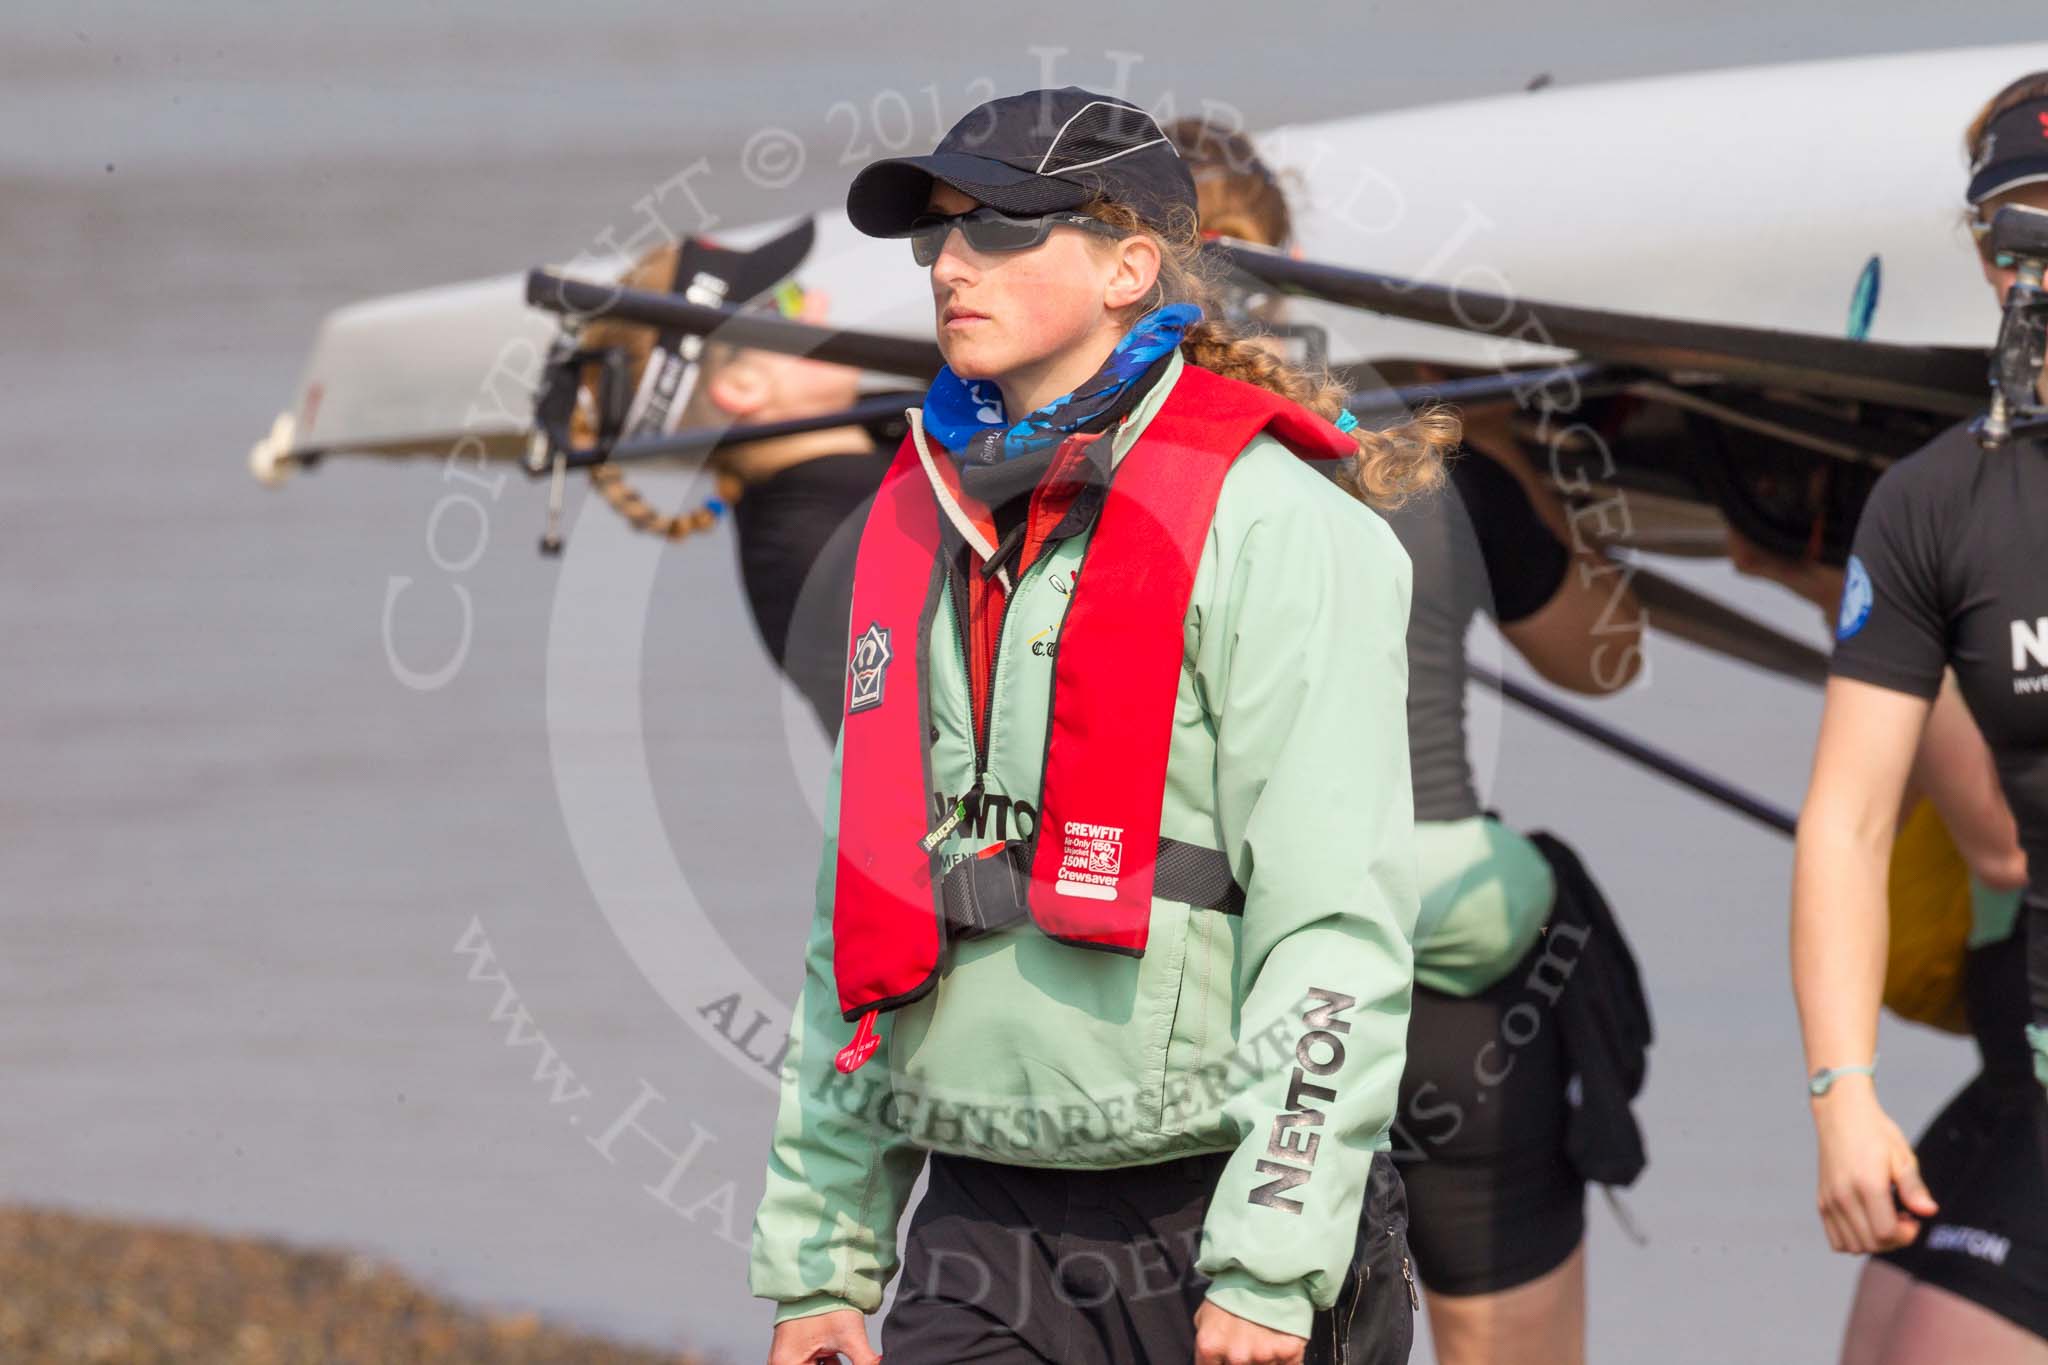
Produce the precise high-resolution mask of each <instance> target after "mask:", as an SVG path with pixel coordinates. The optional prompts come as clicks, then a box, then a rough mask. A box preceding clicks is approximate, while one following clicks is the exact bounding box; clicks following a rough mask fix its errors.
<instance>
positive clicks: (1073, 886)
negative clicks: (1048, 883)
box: [1053, 820, 1124, 901]
mask: <svg viewBox="0 0 2048 1365" xmlns="http://www.w3.org/2000/svg"><path fill="white" fill-rule="evenodd" d="M1060 838H1061V845H1060V873H1059V877H1058V879H1057V880H1056V881H1055V882H1054V883H1053V889H1054V890H1055V891H1057V892H1059V894H1061V895H1062V896H1082V897H1085V898H1086V899H1088V900H1097V901H1109V900H1115V899H1116V882H1117V878H1118V877H1120V876H1122V875H1123V867H1124V827H1123V826H1122V825H1091V824H1089V823H1087V822H1086V821H1082V820H1069V821H1067V824H1066V828H1065V829H1063V830H1061V831H1060Z"/></svg>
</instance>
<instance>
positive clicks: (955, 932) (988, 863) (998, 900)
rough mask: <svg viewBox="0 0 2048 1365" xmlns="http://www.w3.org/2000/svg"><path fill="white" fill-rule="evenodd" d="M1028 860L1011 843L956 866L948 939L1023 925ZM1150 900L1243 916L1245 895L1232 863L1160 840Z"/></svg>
mask: <svg viewBox="0 0 2048 1365" xmlns="http://www.w3.org/2000/svg"><path fill="white" fill-rule="evenodd" d="M1030 858H1031V845H1030V843H1029V842H1027V841H1025V840H1022V839H1012V840H1010V841H1009V842H1007V843H1002V844H997V845H995V849H994V851H993V852H990V853H988V854H987V856H985V857H983V856H969V857H966V858H962V859H961V860H960V861H959V862H957V863H955V864H954V865H953V868H952V870H951V871H949V872H947V873H946V876H945V880H944V881H943V882H941V883H940V886H939V896H940V902H941V904H942V905H943V906H944V907H945V916H946V937H947V938H949V939H967V938H978V937H980V936H981V935H983V934H989V933H993V932H995V931H996V930H998V929H1001V928H1004V927H1005V926H1007V925H1010V924H1014V923H1016V922H1017V921H1018V920H1020V919H1023V918H1024V917H1025V916H1026V915H1027V914H1028V913H1029V906H1028V904H1027V902H1026V900H1025V896H1026V889H1027V887H1028V886H1029V884H1030V872H1031V863H1030ZM1152 894H1153V895H1155V896H1157V897H1159V898H1160V899H1161V900H1169V901H1182V902H1185V903H1186V904H1188V905H1192V906H1194V907H1195V908H1196V909H1198V910H1217V911H1221V912H1222V913H1223V914H1226V915H1241V914H1243V913H1244V889H1243V888H1242V887H1240V886H1239V885H1238V884H1237V882H1236V881H1235V880H1233V879H1232V877H1231V875H1230V860H1229V859H1228V858H1226V857H1224V856H1223V854H1222V853H1221V852H1219V851H1218V850H1216V849H1213V848H1203V847H1202V846H1201V845H1199V844H1188V843H1182V842H1181V841H1180V840H1178V839H1167V838H1163V837H1162V838H1161V839H1160V840H1159V855H1158V861H1157V863H1156V864H1155V865H1154V867H1153V871H1152Z"/></svg>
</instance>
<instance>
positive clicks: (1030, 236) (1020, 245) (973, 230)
mask: <svg viewBox="0 0 2048 1365" xmlns="http://www.w3.org/2000/svg"><path fill="white" fill-rule="evenodd" d="M960 226H961V228H962V229H963V230H964V231H965V232H966V233H967V244H968V245H969V246H971V247H973V248H974V249H975V250H976V251H1022V250H1024V249H1025V248H1026V247H1034V246H1037V245H1038V244H1039V243H1040V242H1042V241H1044V240H1045V237H1046V232H1047V231H1048V227H1047V223H1046V220H1045V219H1043V218H1004V217H1000V216H998V215H995V214H990V215H989V216H988V217H986V218H965V219H962V220H961V223H960Z"/></svg>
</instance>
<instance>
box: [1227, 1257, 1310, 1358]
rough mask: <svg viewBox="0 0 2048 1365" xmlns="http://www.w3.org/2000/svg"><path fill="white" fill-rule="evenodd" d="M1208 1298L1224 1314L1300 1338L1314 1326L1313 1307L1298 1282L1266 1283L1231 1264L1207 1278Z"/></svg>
mask: <svg viewBox="0 0 2048 1365" xmlns="http://www.w3.org/2000/svg"><path fill="white" fill-rule="evenodd" d="M1208 1298H1209V1301H1210V1302H1211V1303H1213V1304H1215V1305H1216V1306H1217V1307H1218V1308H1221V1309H1222V1310H1223V1311H1224V1312H1226V1313H1235V1314H1236V1315H1237V1316H1238V1317H1241V1318H1243V1319H1245V1320H1246V1321H1247V1322H1256V1323H1257V1324H1259V1326H1261V1327H1270V1328H1272V1329H1273V1330H1274V1331H1276V1332H1291V1333H1293V1334H1294V1335H1295V1336H1298V1337H1301V1338H1303V1339H1304V1340H1305V1339H1307V1337H1308V1336H1309V1335H1310V1333H1311V1332H1312V1331H1313V1330H1314V1327H1315V1316H1316V1306H1315V1304H1314V1303H1312V1302H1311V1301H1310V1300H1309V1296H1308V1288H1307V1286H1305V1285H1302V1284H1300V1283H1295V1284H1268V1283H1266V1282H1265V1281H1264V1280H1256V1279H1253V1278H1252V1277H1251V1276H1250V1275H1247V1274H1246V1273H1245V1272H1244V1271H1242V1270H1239V1269H1237V1268H1235V1267H1232V1268H1230V1269H1227V1270H1224V1271H1223V1272H1221V1273H1220V1274H1218V1275H1217V1276H1216V1277H1215V1278H1214V1279H1212V1280H1210V1282H1209V1294H1208Z"/></svg>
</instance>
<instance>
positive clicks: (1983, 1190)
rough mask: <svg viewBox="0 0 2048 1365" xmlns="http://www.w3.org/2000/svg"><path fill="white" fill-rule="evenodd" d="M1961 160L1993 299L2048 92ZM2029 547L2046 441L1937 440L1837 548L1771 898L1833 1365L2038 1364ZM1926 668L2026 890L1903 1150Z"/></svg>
mask: <svg viewBox="0 0 2048 1365" xmlns="http://www.w3.org/2000/svg"><path fill="white" fill-rule="evenodd" d="M1965 148H1966V152H1967V154H1968V155H1969V157H1970V159H1971V163H1972V166H1971V171H1972V177H1971V180H1970V184H1969V188H1968V191H1967V199H1968V202H1969V204H1970V208H1971V222H1972V225H1973V228H1974V229H1975V230H1976V232H1977V234H1978V238H1979V242H1980V247H1982V248H1983V259H1982V261H1981V265H1982V268H1983V273H1984V276H1985V279H1986V280H1987V282H1988V283H1989V284H1990V285H1991V287H1992V290H1993V292H1994V294H1995V296H1996V297H1997V298H1998V299H2000V300H2001V301H2002V300H2003V299H2004V296H2005V293H2006V291H2007V290H2008V289H2009V288H2010V287H2011V286H2012V284H2013V281H2014V278H2015V272H2014V270H2013V269H2012V268H2011V265H2010V263H2009V262H2003V261H2001V260H1999V259H1997V258H1996V257H1995V256H1994V255H1993V254H1992V253H1991V252H1990V251H1989V250H1988V246H1985V245H1984V243H1985V233H1986V232H1987V231H1988V228H1989V225H1990V222H1991V218H1992V216H1993V215H1994V214H1995V213H1996V211H1997V210H1998V209H1999V208H2001V207H2004V206H2006V205H2008V204H2021V205H2028V206H2033V207H2040V208H2048V73H2036V74H2034V75H2032V76H2028V77H2025V78H2023V79H2021V80H2019V81H2015V82H2014V83H2013V84H2012V85H2010V86H2008V87H2007V88H2006V89H2005V90H2003V91H2001V92H1999V94H1998V95H1997V96H1995V97H1994V98H1993V99H1992V100H1991V102H1990V103H1989V104H1988V105H1987V106H1986V107H1985V108H1984V110H1983V112H1982V113H1981V114H1980V115H1979V116H1978V117H1977V119H1976V120H1974V121H1973V122H1972V124H1971V126H1970V128H1969V130H1968V133H1967V134H1966V136H1965ZM2041 384H2042V387H2043V397H2044V399H2048V376H2044V377H2043V379H2042V380H2041ZM2044 528H2048V442H2044V441H2042V440H2040V439H2038V438H2035V439H2026V438H2020V439H2015V440H2012V441H2010V442H2008V443H2006V444H2005V445H2003V446H2001V447H1999V448H1997V449H1993V450H1985V449H1983V448H1981V447H1980V446H1979V445H1978V443H1977V440H1976V438H1975V437H1974V436H1973V435H1972V433H1971V432H1970V430H1969V428H1968V427H1967V425H1961V426H1957V427H1955V428H1953V429H1952V430H1950V431H1948V432H1946V433H1944V434H1943V435H1942V436H1940V437H1938V438H1937V439H1936V440H1935V441H1933V442H1932V443H1931V444H1929V445H1928V446H1926V447H1925V448H1923V449H1922V450H1920V451H1918V452H1916V453H1915V454H1914V455H1912V456H1911V457H1909V458H1907V459H1905V460H1902V461H1900V462H1899V463H1898V464H1896V465H1894V466H1893V467H1892V468H1891V469H1889V470H1887V471H1886V472H1885V474H1884V476H1883V477H1882V478H1881V479H1880V480H1879V481H1878V483H1877V486H1876V488H1875V489H1874V490H1873V492H1872V494H1871V497H1870V501H1869V504H1868V506H1867V507H1866V508H1865V509H1864V512H1863V515H1862V518H1861V520H1860V521H1859V523H1858V525H1857V529H1856V539H1855V550H1854V554H1853V555H1852V557H1851V558H1850V560H1849V565H1848V570H1847V575H1846V583H1845V587H1844V590H1843V593H1842V597H1841V603H1840V609H1839V614H1838V618H1837V624H1836V632H1835V633H1836V644H1835V651H1834V657H1833V663H1832V666H1831V670H1830V671H1831V677H1830V678H1829V681H1828V689H1827V699H1826V703H1825V707H1824V709H1823V712H1822V717H1821V730H1820V738H1819V742H1818V745H1817V747H1816V750H1815V754H1814V767H1813V778H1812V783H1811V786H1810V788H1809V790H1808V794H1807V800H1806V805H1805V808H1804V810H1803V812H1802V814H1801V816H1800V821H1799V839H1798V857H1797V866H1796V872H1795V876H1794V883H1793V896H1792V900H1793V904H1792V968H1793V983H1794V987H1795V989H1796V992H1797V995H1798V1001H1799V1013H1800V1026H1801V1031H1802V1033H1803V1035H1804V1041H1805V1049H1806V1062H1807V1067H1808V1070H1809V1072H1810V1073H1811V1079H1810V1081H1809V1083H1808V1090H1809V1093H1810V1103H1811V1106H1812V1112H1813V1120H1814V1128H1815V1132H1816V1136H1817V1138H1818V1147H1819V1197H1818V1204H1819V1211H1820V1216H1821V1222H1822V1225H1823V1227H1824V1228H1825V1230H1826V1233H1827V1238H1828V1243H1829V1245H1830V1246H1832V1247H1833V1248H1834V1249H1835V1250H1837V1251H1842V1252H1848V1253H1853V1254H1859V1255H1875V1256H1878V1257H1879V1258H1880V1259H1877V1260H1873V1261H1872V1262H1870V1263H1869V1264H1868V1265H1867V1266H1866V1267H1865V1269H1864V1272H1863V1277H1862V1280H1861V1282H1860V1283H1859V1286H1858V1290H1857V1296H1856V1303H1855V1307H1854V1309H1853V1310H1852V1313H1851V1317H1850V1322H1849V1327H1848V1331H1847V1334H1846V1337H1845V1341H1844V1346H1843V1359H1844V1361H1845V1362H1851V1363H1852V1365H1863V1363H1864V1362H1891V1361H1898V1362H1904V1361H1909V1360H1910V1361H1918V1360H1930V1359H1941V1360H1970V1361H1973V1362H2009V1361H2042V1360H2048V1155H2044V1147H2043V1140H2044V1139H2043V1132H2042V1130H2043V1127H2044V1125H2048V1101H2044V1097H2043V1092H2042V1089H2041V1087H2040V1086H2038V1085H2036V1084H2035V1079H2036V1076H2037V1075H2039V1076H2041V1077H2042V1078H2044V1079H2048V1061H2044V1059H2043V1057H2042V1055H2041V1048H2042V1047H2043V1041H2044V1035H2043V1034H2041V1033H2040V1031H2039V1026H2040V1025H2041V1024H2042V1023H2043V1022H2044V1013H2043V1006H2044V1002H2048V880H2044V878H2048V573H2044V572H2043V570H2042V564H2043V556H2044V553H2048V531H2044ZM1945 670H1953V673H1954V677H1955V680H1956V686H1957V688H1958V690H1959V691H1960V693H1961V696H1962V699H1963V701H1964V702H1965V703H1966V704H1967V705H1968V708H1969V711H1970V715H1971V717H1972V718H1973V719H1974V721H1975V723H1976V726H1977V728H1978V729H1979V730H1980V731H1981V732H1982V734H1983V737H1984V739H1985V740H1986V741H1987V742H1988V743H1989V745H1990V752H1991V756H1992V759H1993V762H1994V763H1995V765H1996V767H1997V772H1998V776H1999V780H2000V785H2001V787H2002V789H2003V794H2004V797H2005V800H2006V801H2007V802H2009V803H2010V806H2011V810H2012V813H2013V816H2014V817H2015V819H2016V820H2017V822H2018V834H2019V842H2020V845H2021V847H2022V848H2023V849H2024V850H2025V853H2026V859H2027V864H2028V874H2029V878H2030V882H2029V889H2028V891H2027V892H2026V895H2025V900H2024V905H2023V907H2022V909H2021V910H2020V912H2019V915H2018V919H2019V922H2020V923H2019V929H2018V931H2017V932H2014V933H2010V934H2005V935H1993V934H1987V935H1986V937H1987V939H1988V940H1989V941H1987V942H1985V943H1984V944H1983V946H1980V947H1978V948H1976V949H1974V950H1973V951H1971V953H1970V954H1969V960H1968V966H1967V972H1966V977H1965V984H1964V990H1965V1000H1966V1004H1967V1007H1968V1014H1969V1022H1970V1026H1971V1030H1972V1032H1973V1033H1974V1034H1975V1037H1976V1041H1977V1047H1978V1052H1979V1055H1980V1058H1981V1061H1982V1070H1981V1071H1980V1072H1979V1074H1978V1075H1977V1077H1976V1078H1975V1079H1973V1080H1972V1081H1971V1082H1970V1083H1969V1084H1968V1085H1967V1086H1965V1087H1964V1088H1963V1090H1962V1091H1961V1093H1959V1094H1958V1095H1957V1096H1956V1097H1955V1098H1954V1099H1953V1100H1952V1101H1951V1102H1950V1103H1949V1105H1948V1107H1947V1108H1946V1109H1944V1110H1943V1111H1942V1113H1941V1115H1940V1116H1939V1117H1937V1118H1936V1119H1935V1121H1934V1123H1933V1124H1932V1125H1930V1127H1929V1128H1928V1130H1927V1131H1926V1133H1925V1134H1924V1135H1923V1136H1922V1138H1921V1140H1920V1144H1919V1146H1918V1148H1917V1150H1916V1149H1915V1148H1913V1147H1909V1146H1908V1145H1907V1143H1906V1140H1905V1137H1904V1136H1903V1135H1902V1134H1901V1133H1900V1131H1899V1128H1898V1126H1897V1125H1896V1124H1895V1123H1893V1122H1892V1120H1891V1118H1890V1117H1889V1116H1888V1115H1887V1114H1886V1113H1885V1110H1884V1108H1883V1106H1882V1105H1881V1104H1880V1103H1879V1101H1878V1098H1877V1080H1876V1076H1875V1070H1876V1064H1877V1057H1876V1044H1877V1014H1878V1002H1879V997H1880V993H1881V991H1882V989H1883V983H1884V969H1885V961H1886V907H1885V868H1886V859H1887V857H1888V854H1889V851H1890V847H1891V843H1892V837H1893V830H1894V827H1895V825H1896V823H1897V820H1898V813H1899V809H1900V803H1901V797H1902V794H1903V793H1904V792H1905V790H1906V786H1907V781H1908V776H1909V773H1910V772H1911V771H1912V768H1913V764H1914V756H1915V754H1916V752H1917V751H1919V750H1920V749H1921V747H1922V736H1923V732H1924V731H1925V730H1926V728H1927V726H1928V724H1929V715H1930V712H1931V711H1935V710H1937V708H1936V705H1935V702H1936V698H1937V697H1938V695H1939V693H1940V690H1941V686H1942V680H1943V677H1944V672H1945ZM2030 957H2031V972H2030V970H2029V958H2030ZM2030 977H2031V991H2032V1004H2031V1024H2030V1021H2029V1015H2030V1006H2029V986H2030ZM2030 1037H2031V1039H2032V1042H2033V1050H2032V1051H2031V1052H2030V1049H2029V1039H2030Z"/></svg>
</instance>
